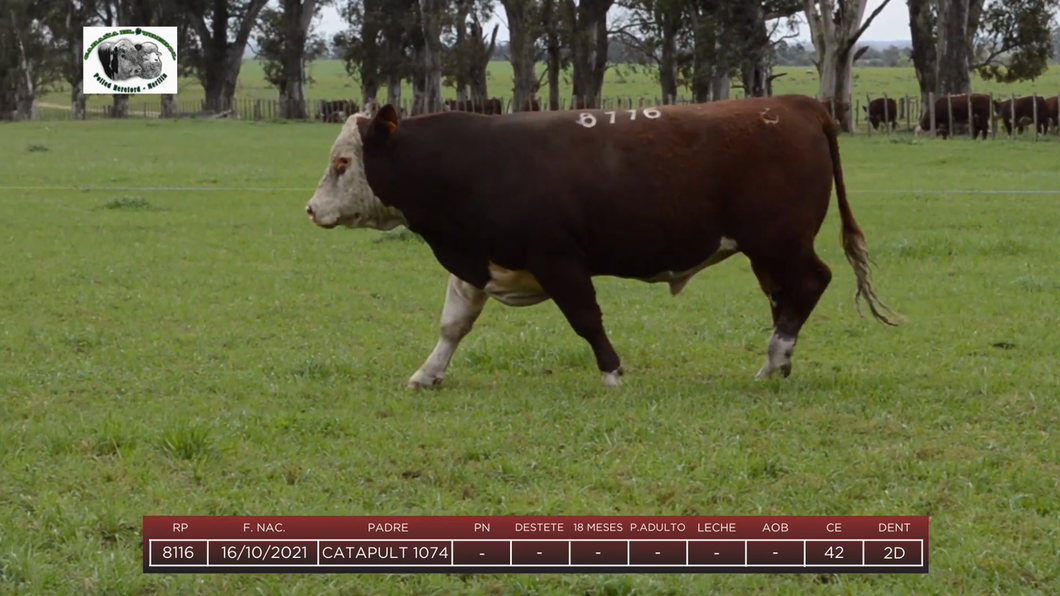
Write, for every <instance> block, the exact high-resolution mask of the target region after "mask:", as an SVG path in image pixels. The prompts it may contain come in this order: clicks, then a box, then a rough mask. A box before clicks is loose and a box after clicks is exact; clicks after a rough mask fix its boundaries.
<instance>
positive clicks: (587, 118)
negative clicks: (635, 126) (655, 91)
mask: <svg viewBox="0 0 1060 596" xmlns="http://www.w3.org/2000/svg"><path fill="white" fill-rule="evenodd" d="M626 111H627V112H629V119H630V120H636V119H637V110H626ZM641 112H644V117H645V118H647V119H649V120H655V119H656V118H658V117H659V116H662V112H660V111H659V110H657V109H655V108H645V109H643V110H641ZM604 113H605V114H607V115H608V116H610V119H609V120H608V124H614V123H615V119H616V118H615V117H616V115H617V114H618V112H612V111H607V112H604ZM575 122H577V123H578V124H581V125H582V126H584V127H585V128H592V127H594V126H596V116H593V115H592V114H590V113H589V112H582V113H580V114H578V119H577V120H575Z"/></svg>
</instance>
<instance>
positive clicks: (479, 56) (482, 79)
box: [468, 18, 522, 112]
mask: <svg viewBox="0 0 1060 596" xmlns="http://www.w3.org/2000/svg"><path fill="white" fill-rule="evenodd" d="M499 31H500V26H499V25H494V26H493V32H492V33H490V40H489V42H488V43H487V42H486V40H485V38H484V37H483V31H482V25H481V24H480V23H479V22H478V19H477V18H476V19H475V20H474V21H473V22H472V23H471V31H470V33H469V35H470V39H471V40H472V41H473V43H474V45H472V46H471V48H470V49H471V52H470V55H469V58H470V59H469V60H468V87H469V91H470V93H471V99H473V100H474V101H475V102H477V103H478V105H483V106H484V105H486V100H487V99H488V98H489V81H488V78H487V70H488V69H489V64H490V56H492V55H493V50H494V48H496V47H497V33H498V32H499ZM513 103H514V102H513ZM519 107H522V104H519ZM512 111H513V112H516V111H518V109H516V108H515V107H514V106H513V108H512Z"/></svg>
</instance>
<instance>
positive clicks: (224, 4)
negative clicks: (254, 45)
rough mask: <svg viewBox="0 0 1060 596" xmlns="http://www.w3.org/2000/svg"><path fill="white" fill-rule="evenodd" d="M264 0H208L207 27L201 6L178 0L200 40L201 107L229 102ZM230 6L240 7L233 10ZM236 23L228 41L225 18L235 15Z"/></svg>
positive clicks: (218, 106) (213, 108) (225, 105)
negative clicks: (238, 0)
mask: <svg viewBox="0 0 1060 596" xmlns="http://www.w3.org/2000/svg"><path fill="white" fill-rule="evenodd" d="M266 2H267V0H246V1H245V2H240V3H239V4H238V5H235V4H231V5H230V0H212V2H211V3H210V7H211V11H210V14H211V19H210V25H211V26H210V27H207V26H206V18H205V11H204V7H203V6H202V5H201V4H200V3H199V2H195V1H193V0H181V3H180V6H182V7H184V9H185V10H187V11H188V12H190V13H191V14H190V15H189V17H190V21H191V25H192V26H193V27H194V29H195V34H196V35H197V36H198V37H199V41H200V43H201V44H202V53H203V64H202V67H201V68H200V69H199V72H198V75H199V81H200V82H201V83H202V86H203V90H204V91H205V92H206V97H205V103H204V108H205V109H206V110H207V111H218V112H220V111H223V110H224V109H226V108H228V107H230V106H231V104H232V99H233V98H234V97H235V93H236V83H237V81H238V80H239V70H240V68H242V66H243V51H244V50H245V49H246V47H247V40H248V39H250V33H251V31H252V30H253V28H254V25H255V24H256V23H257V22H258V15H259V14H260V13H261V9H262V8H263V7H264V6H265V3H266ZM230 8H237V9H241V10H238V11H237V14H233V13H232V11H231V10H230ZM237 18H238V21H237V24H238V27H237V29H236V31H235V36H234V40H233V41H229V37H230V36H231V33H232V32H231V31H229V21H230V20H232V19H237Z"/></svg>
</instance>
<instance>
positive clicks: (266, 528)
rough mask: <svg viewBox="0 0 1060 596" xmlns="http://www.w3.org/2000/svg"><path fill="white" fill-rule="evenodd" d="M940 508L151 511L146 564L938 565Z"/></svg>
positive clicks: (850, 568) (840, 569)
mask: <svg viewBox="0 0 1060 596" xmlns="http://www.w3.org/2000/svg"><path fill="white" fill-rule="evenodd" d="M927 546H928V518H927V517H918V516H895V517H827V516H822V517H802V516H798V517H784V516H761V517H745V516H739V517H639V516H634V517H599V516H591V517H566V516H557V517H520V516H499V517H198V516H192V517H164V516H149V517H144V572H145V573H927V572H928V550H927Z"/></svg>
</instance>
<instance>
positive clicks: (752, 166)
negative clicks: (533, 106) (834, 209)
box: [492, 96, 832, 275]
mask: <svg viewBox="0 0 1060 596" xmlns="http://www.w3.org/2000/svg"><path fill="white" fill-rule="evenodd" d="M537 114H540V116H537ZM537 114H523V115H518V116H520V117H518V118H517V117H515V116H517V115H514V114H513V115H511V116H506V117H505V118H508V119H509V120H507V121H502V120H503V119H497V120H498V122H497V124H496V130H497V131H498V133H499V134H498V135H497V138H504V137H505V136H507V134H510V135H511V137H512V138H513V139H515V138H518V137H520V136H523V137H525V138H526V140H527V141H528V143H526V145H528V146H529V147H532V148H533V150H532V153H531V154H530V155H527V154H526V153H524V155H526V157H525V159H522V160H520V167H519V169H518V171H517V172H516V171H512V170H511V169H510V168H508V173H509V174H510V176H505V177H504V179H505V180H506V183H507V184H510V185H511V188H513V189H522V190H523V191H524V192H523V193H518V191H516V192H517V196H516V197H515V198H513V200H516V201H519V200H524V201H527V202H526V204H525V205H524V206H525V209H524V210H522V211H521V212H520V213H519V215H520V216H521V217H528V218H533V219H535V220H538V221H541V220H545V221H546V222H548V223H552V224H556V225H557V226H559V227H561V228H562V229H565V230H569V229H572V228H573V230H574V233H575V234H577V235H578V236H579V243H580V244H581V245H582V246H584V247H585V248H586V250H587V252H589V253H591V255H595V256H596V257H597V259H599V260H601V264H600V268H601V269H603V270H605V271H606V272H607V273H612V274H620V275H639V274H643V275H650V274H651V273H652V272H653V270H656V269H658V268H659V267H660V266H665V267H666V268H669V269H675V270H677V269H681V268H682V267H684V266H686V265H688V266H693V265H695V264H696V263H698V262H700V261H702V260H703V259H705V258H706V257H707V256H709V254H710V253H711V252H713V251H714V250H716V249H717V246H718V241H719V239H720V238H721V237H722V236H725V237H727V238H730V239H737V241H739V238H740V237H741V236H747V235H748V233H749V232H748V230H749V229H750V228H751V227H759V228H762V227H765V228H770V227H773V228H776V229H777V230H778V233H780V232H782V228H783V221H782V220H783V219H784V218H786V217H789V215H788V214H787V212H788V211H792V212H795V213H798V214H799V215H798V216H799V217H808V218H810V219H815V220H817V221H816V222H811V225H810V226H809V228H812V229H813V231H816V229H817V226H819V224H820V220H821V219H823V217H824V213H825V211H826V210H827V205H828V199H829V196H830V191H831V185H832V161H831V156H830V153H829V147H828V139H827V137H826V136H825V135H824V133H823V126H825V123H826V122H827V121H828V119H829V117H828V115H827V113H825V111H824V110H823V108H821V107H820V105H819V104H818V103H817V101H816V100H815V99H813V98H809V97H803V96H781V97H775V98H762V99H745V100H738V101H737V100H733V101H727V102H715V103H711V104H693V105H679V106H665V107H659V108H649V109H637V110H580V111H572V112H558V113H537ZM508 127H510V129H511V131H510V132H509V133H507V134H501V131H504V130H505V129H506V128H508ZM516 131H518V134H517V132H516ZM524 146H525V145H524ZM492 159H494V160H496V161H497V171H504V170H505V166H504V162H505V161H506V159H505V158H504V157H503V156H502V155H501V154H499V153H497V154H495V155H494V156H493V158H492ZM511 176H514V177H515V179H514V180H513V179H512V177H511ZM519 194H521V198H520V197H519ZM778 203H779V204H780V206H781V208H778ZM782 213H783V215H782ZM771 218H772V219H775V220H776V221H771ZM550 219H551V220H552V221H551V222H549V221H548V220H550ZM552 229H555V227H553V228H552ZM604 261H606V262H604ZM674 261H677V262H674ZM619 264H621V265H619ZM617 268H624V269H627V270H624V271H618V270H617Z"/></svg>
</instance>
